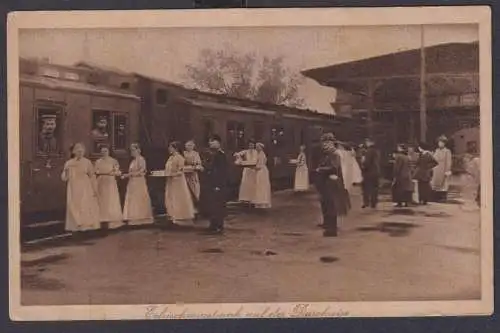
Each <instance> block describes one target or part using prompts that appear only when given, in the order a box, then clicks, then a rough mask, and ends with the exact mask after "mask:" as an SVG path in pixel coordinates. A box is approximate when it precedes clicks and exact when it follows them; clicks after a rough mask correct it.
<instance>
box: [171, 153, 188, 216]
mask: <svg viewBox="0 0 500 333" xmlns="http://www.w3.org/2000/svg"><path fill="white" fill-rule="evenodd" d="M183 167H184V158H183V157H182V156H181V155H179V154H174V155H171V156H170V157H169V158H168V160H167V163H166V164H165V175H166V176H167V182H166V186H165V208H166V209H167V214H168V215H169V217H170V218H171V219H172V220H173V222H174V223H175V222H176V221H182V220H192V219H193V218H194V214H195V211H194V205H193V200H192V197H191V193H190V192H189V188H188V185H187V182H186V177H185V175H184V173H183V171H182V169H183Z"/></svg>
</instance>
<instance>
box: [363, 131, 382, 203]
mask: <svg viewBox="0 0 500 333" xmlns="http://www.w3.org/2000/svg"><path fill="white" fill-rule="evenodd" d="M365 147H366V152H365V154H364V156H363V157H362V159H361V160H362V163H361V173H362V175H363V182H362V184H361V185H362V190H363V208H366V207H368V206H370V207H371V208H377V204H378V187H379V178H380V152H379V151H378V149H377V148H376V147H375V143H374V142H373V141H372V140H371V139H366V140H365Z"/></svg>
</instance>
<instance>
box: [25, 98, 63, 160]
mask: <svg viewBox="0 0 500 333" xmlns="http://www.w3.org/2000/svg"><path fill="white" fill-rule="evenodd" d="M42 109H46V110H47V109H48V110H51V109H52V110H56V113H57V114H58V116H56V119H58V120H59V122H56V124H57V126H58V128H59V130H58V132H57V136H56V139H57V143H58V145H59V149H58V150H59V151H58V152H57V153H52V154H46V153H44V152H41V151H40V150H39V149H38V147H39V142H38V140H39V135H40V128H39V126H40V110H42ZM33 113H34V119H35V122H34V123H35V126H33V140H32V141H33V142H32V145H33V148H34V154H33V155H34V156H36V157H45V158H50V157H56V158H57V157H62V156H64V144H65V142H64V134H65V133H64V132H65V128H64V124H65V119H66V103H64V102H59V101H51V100H45V99H39V100H36V101H35V103H33Z"/></svg>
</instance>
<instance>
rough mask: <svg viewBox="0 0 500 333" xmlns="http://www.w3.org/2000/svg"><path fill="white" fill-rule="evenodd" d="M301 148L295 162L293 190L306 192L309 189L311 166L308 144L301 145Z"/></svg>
mask: <svg viewBox="0 0 500 333" xmlns="http://www.w3.org/2000/svg"><path fill="white" fill-rule="evenodd" d="M299 149H300V152H299V156H297V160H296V163H295V165H296V167H295V181H294V184H293V190H294V191H295V192H306V191H308V190H309V168H308V167H307V157H306V146H305V145H300V148H299Z"/></svg>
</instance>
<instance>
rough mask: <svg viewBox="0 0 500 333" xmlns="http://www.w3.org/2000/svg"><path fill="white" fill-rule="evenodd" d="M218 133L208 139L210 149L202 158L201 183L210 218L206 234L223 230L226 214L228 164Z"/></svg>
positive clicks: (219, 232) (218, 232)
mask: <svg viewBox="0 0 500 333" xmlns="http://www.w3.org/2000/svg"><path fill="white" fill-rule="evenodd" d="M220 143H221V140H220V137H219V136H218V135H212V136H211V137H210V139H209V145H210V150H209V152H208V154H207V155H206V157H205V158H204V160H203V169H204V175H203V183H202V186H203V187H204V188H203V189H202V190H203V192H204V198H203V199H204V200H205V205H204V207H206V212H207V214H208V218H209V220H210V226H209V228H208V230H207V233H208V234H221V233H222V232H223V231H224V218H225V216H226V202H227V183H228V178H227V177H228V172H229V166H228V161H227V158H226V154H224V152H223V151H222V149H221V144H220Z"/></svg>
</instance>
